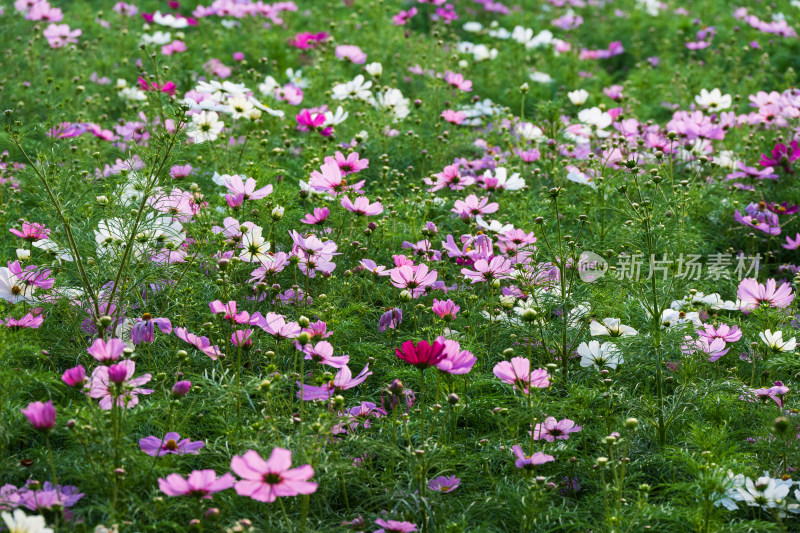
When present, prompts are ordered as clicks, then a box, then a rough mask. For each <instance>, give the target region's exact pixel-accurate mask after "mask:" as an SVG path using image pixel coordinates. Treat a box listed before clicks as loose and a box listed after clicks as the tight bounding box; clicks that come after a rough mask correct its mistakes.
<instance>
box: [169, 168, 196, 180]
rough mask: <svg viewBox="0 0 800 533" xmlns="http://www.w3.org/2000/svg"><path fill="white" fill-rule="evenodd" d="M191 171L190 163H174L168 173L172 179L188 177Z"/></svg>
mask: <svg viewBox="0 0 800 533" xmlns="http://www.w3.org/2000/svg"><path fill="white" fill-rule="evenodd" d="M191 173H192V165H175V166H173V167H172V168H170V169H169V175H170V176H172V179H174V180H182V179H184V178H188V177H189V176H190V175H191Z"/></svg>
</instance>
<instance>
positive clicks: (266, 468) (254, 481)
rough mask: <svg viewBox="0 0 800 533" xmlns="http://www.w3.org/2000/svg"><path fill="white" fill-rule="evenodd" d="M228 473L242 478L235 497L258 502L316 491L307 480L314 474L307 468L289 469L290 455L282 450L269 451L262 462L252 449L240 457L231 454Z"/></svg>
mask: <svg viewBox="0 0 800 533" xmlns="http://www.w3.org/2000/svg"><path fill="white" fill-rule="evenodd" d="M231 470H233V472H234V473H235V474H236V475H237V476H239V477H240V478H242V479H241V480H240V481H237V482H236V485H235V489H236V494H238V495H239V496H248V497H250V498H252V499H254V500H257V501H260V502H268V503H269V502H274V501H275V500H276V499H277V498H278V497H279V496H280V497H285V496H297V495H298V494H312V493H313V492H315V491H316V490H317V484H316V483H314V482H312V481H309V479H311V476H313V475H314V469H313V468H311V465H303V466H300V467H297V468H292V452H291V451H289V450H286V449H284V448H275V449H273V450H272V454H271V455H270V456H269V459H268V460H266V461H265V460H264V459H262V458H261V456H260V455H259V454H258V452H256V451H255V450H248V451H246V452H245V453H244V455H243V456H241V457H240V456H238V455H234V456H233V459H231Z"/></svg>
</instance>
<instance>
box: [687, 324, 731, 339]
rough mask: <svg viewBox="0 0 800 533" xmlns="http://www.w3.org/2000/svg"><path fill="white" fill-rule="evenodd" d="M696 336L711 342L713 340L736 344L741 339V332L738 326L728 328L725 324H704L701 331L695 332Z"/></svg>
mask: <svg viewBox="0 0 800 533" xmlns="http://www.w3.org/2000/svg"><path fill="white" fill-rule="evenodd" d="M697 335H698V336H700V337H703V338H705V339H707V340H708V341H709V342H712V341H713V340H714V339H722V340H724V341H725V342H737V341H738V340H739V339H741V338H742V330H740V329H739V326H729V325H727V324H720V325H719V326H714V325H713V324H706V325H704V326H703V329H701V330H700V331H698V332H697Z"/></svg>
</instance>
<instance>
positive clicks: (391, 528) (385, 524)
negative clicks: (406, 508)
mask: <svg viewBox="0 0 800 533" xmlns="http://www.w3.org/2000/svg"><path fill="white" fill-rule="evenodd" d="M375 523H376V524H377V525H378V526H380V527H381V529H376V530H375V531H374V533H413V532H414V531H417V525H416V524H413V523H411V522H401V521H399V520H383V519H382V518H379V519H377V520H375Z"/></svg>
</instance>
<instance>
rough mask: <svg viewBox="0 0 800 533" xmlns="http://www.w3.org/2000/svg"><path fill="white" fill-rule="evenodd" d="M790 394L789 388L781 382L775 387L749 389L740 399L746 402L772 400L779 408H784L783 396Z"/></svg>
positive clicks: (776, 383) (777, 382)
mask: <svg viewBox="0 0 800 533" xmlns="http://www.w3.org/2000/svg"><path fill="white" fill-rule="evenodd" d="M788 392H789V387H787V386H786V385H784V384H783V383H782V382H780V381H776V382H775V385H774V386H772V387H769V388H766V387H762V388H760V389H749V390H747V391H745V392H744V393H743V394H742V395H741V396H739V399H740V400H743V401H746V402H754V401H756V400H760V401H762V402H765V401H767V400H772V401H774V402H775V404H776V405H777V406H778V407H780V408H783V396H784V395H785V394H786V393H788Z"/></svg>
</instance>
